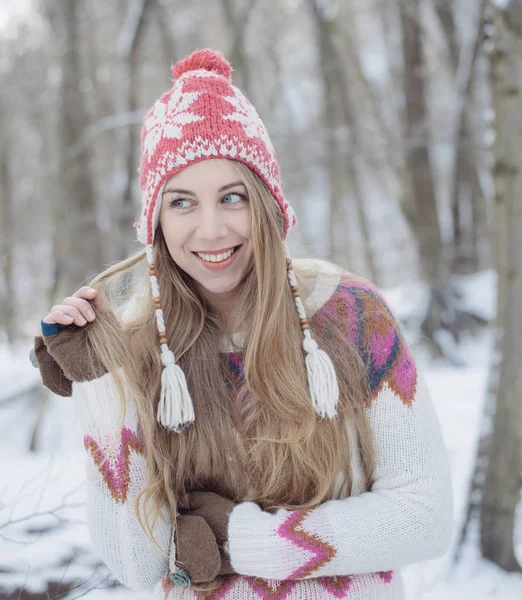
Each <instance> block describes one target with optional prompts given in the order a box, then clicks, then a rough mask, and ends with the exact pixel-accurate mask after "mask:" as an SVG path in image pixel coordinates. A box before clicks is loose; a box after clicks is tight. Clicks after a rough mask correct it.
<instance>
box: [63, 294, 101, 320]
mask: <svg viewBox="0 0 522 600" xmlns="http://www.w3.org/2000/svg"><path fill="white" fill-rule="evenodd" d="M63 303H64V304H67V305H69V306H74V308H77V309H78V311H79V312H80V313H81V314H82V316H83V318H84V319H85V320H87V321H94V318H95V315H94V310H93V309H92V306H91V304H90V302H89V301H88V300H84V299H83V298H79V297H75V296H68V297H67V298H65V299H64V301H63Z"/></svg>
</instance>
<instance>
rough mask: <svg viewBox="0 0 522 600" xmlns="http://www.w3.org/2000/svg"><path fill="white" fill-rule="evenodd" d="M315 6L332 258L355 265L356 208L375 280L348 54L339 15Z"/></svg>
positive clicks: (370, 274)
mask: <svg viewBox="0 0 522 600" xmlns="http://www.w3.org/2000/svg"><path fill="white" fill-rule="evenodd" d="M311 8H312V14H313V17H314V22H315V26H316V31H317V36H318V46H319V60H320V66H321V75H322V78H323V90H324V111H325V112H324V118H325V122H326V129H327V132H328V135H327V154H326V161H327V165H326V168H327V170H328V175H329V182H330V207H331V209H330V226H329V231H330V248H331V259H332V260H333V261H334V262H338V263H339V264H342V265H343V266H347V267H349V268H352V269H353V267H354V256H353V248H352V245H351V244H350V235H349V233H348V231H349V228H348V222H349V220H350V214H349V211H350V212H353V213H354V215H355V216H356V218H357V223H358V225H359V227H360V230H361V237H362V255H363V256H362V258H363V264H364V267H363V269H364V271H365V272H366V274H367V276H368V277H369V278H370V279H371V280H373V281H376V279H377V275H376V271H375V265H374V261H373V256H372V253H371V245H370V231H369V223H368V218H367V216H366V212H365V210H364V188H363V187H362V185H361V181H360V178H359V175H358V173H357V170H356V168H355V154H356V151H355V144H354V143H353V140H356V136H353V135H349V134H350V132H352V131H354V129H355V126H354V117H353V114H352V106H351V100H350V98H349V96H348V85H349V84H348V81H347V77H346V72H345V69H344V65H343V59H342V57H341V55H340V53H339V50H338V48H337V46H336V40H337V39H338V36H339V30H338V24H337V22H336V20H335V17H333V18H331V17H327V16H325V14H324V11H323V9H322V7H321V6H320V3H318V2H317V0H311ZM347 140H348V141H347Z"/></svg>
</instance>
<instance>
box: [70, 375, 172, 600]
mask: <svg viewBox="0 0 522 600" xmlns="http://www.w3.org/2000/svg"><path fill="white" fill-rule="evenodd" d="M72 395H73V405H74V409H75V411H77V412H76V414H77V416H78V415H79V420H80V422H81V425H82V431H83V432H84V438H83V441H84V447H85V450H86V451H87V454H88V457H87V468H86V482H87V522H88V528H89V533H90V536H91V539H92V543H93V546H94V548H95V549H96V550H97V552H98V553H99V555H100V556H101V558H102V559H103V561H104V562H105V563H106V564H107V566H108V567H109V568H110V569H111V571H112V572H113V573H114V575H115V576H116V578H117V579H118V580H119V581H120V582H121V583H123V584H124V585H126V586H127V587H129V588H131V589H132V590H135V591H152V590H153V589H154V587H155V586H156V584H157V583H158V581H159V580H160V579H162V578H163V577H164V576H165V574H166V573H167V572H168V569H169V554H170V552H172V556H174V555H175V550H174V545H173V543H172V539H171V538H172V534H173V529H172V522H171V519H170V515H169V512H168V510H167V508H166V506H164V507H163V509H162V512H161V513H160V516H159V518H158V520H157V522H156V524H155V527H154V530H153V532H152V533H153V536H154V538H155V540H156V542H157V543H158V545H159V548H158V547H157V546H156V545H155V544H153V542H152V541H151V540H149V538H148V537H147V536H146V535H145V533H144V532H143V530H142V529H141V527H140V524H139V521H138V517H137V515H136V512H135V500H136V498H137V495H138V493H139V492H140V490H142V489H143V488H144V487H145V485H146V483H147V473H148V470H147V458H146V455H145V448H144V444H143V442H142V440H141V439H140V435H139V428H138V418H137V412H136V410H135V408H134V407H133V405H132V403H131V402H130V401H129V398H128V394H127V400H126V412H125V417H124V421H123V427H122V424H121V422H120V410H119V407H120V405H121V401H120V397H119V393H118V389H117V387H116V383H115V381H114V378H113V377H112V375H111V374H109V373H107V374H105V375H103V376H102V377H100V378H98V379H95V380H93V381H85V382H73V384H72ZM141 506H142V507H143V504H141ZM140 515H141V516H142V518H143V510H141V511H140ZM171 543H172V545H171Z"/></svg>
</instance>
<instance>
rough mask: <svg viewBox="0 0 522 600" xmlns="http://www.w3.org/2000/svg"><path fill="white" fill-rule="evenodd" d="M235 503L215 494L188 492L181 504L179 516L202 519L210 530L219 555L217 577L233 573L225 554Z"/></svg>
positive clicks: (226, 553)
mask: <svg viewBox="0 0 522 600" xmlns="http://www.w3.org/2000/svg"><path fill="white" fill-rule="evenodd" d="M235 505H236V504H235V502H232V500H229V499H228V498H225V497H223V496H220V495H219V494H216V493H215V492H202V491H198V492H189V493H188V494H186V495H185V498H184V500H183V503H182V504H181V507H182V508H181V510H180V514H182V515H193V516H198V517H203V519H205V521H206V523H208V525H209V526H210V528H211V529H212V531H213V533H214V535H215V538H216V541H217V544H218V547H219V552H220V555H221V568H220V569H219V575H230V574H232V573H234V572H235V571H234V569H233V568H232V566H231V564H230V561H229V556H228V552H227V547H226V542H227V540H228V516H229V514H230V512H231V511H232V509H233V508H234V506H235Z"/></svg>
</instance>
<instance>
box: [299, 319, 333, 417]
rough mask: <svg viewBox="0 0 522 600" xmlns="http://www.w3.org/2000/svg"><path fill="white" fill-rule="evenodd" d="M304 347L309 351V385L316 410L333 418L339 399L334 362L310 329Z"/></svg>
mask: <svg viewBox="0 0 522 600" xmlns="http://www.w3.org/2000/svg"><path fill="white" fill-rule="evenodd" d="M303 348H304V350H305V351H306V353H307V354H306V370H307V372H308V385H309V387H310V396H311V398H312V403H313V405H314V408H315V411H316V413H317V414H318V415H320V416H321V417H328V418H329V419H333V418H334V417H336V416H337V402H338V400H339V384H338V383H337V377H336V375H335V368H334V366H333V363H332V361H331V359H330V357H329V356H328V354H326V352H325V351H324V350H321V349H320V348H319V346H318V345H317V343H316V341H315V340H313V339H312V337H311V336H310V332H309V331H308V330H306V332H305V338H304V341H303Z"/></svg>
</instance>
